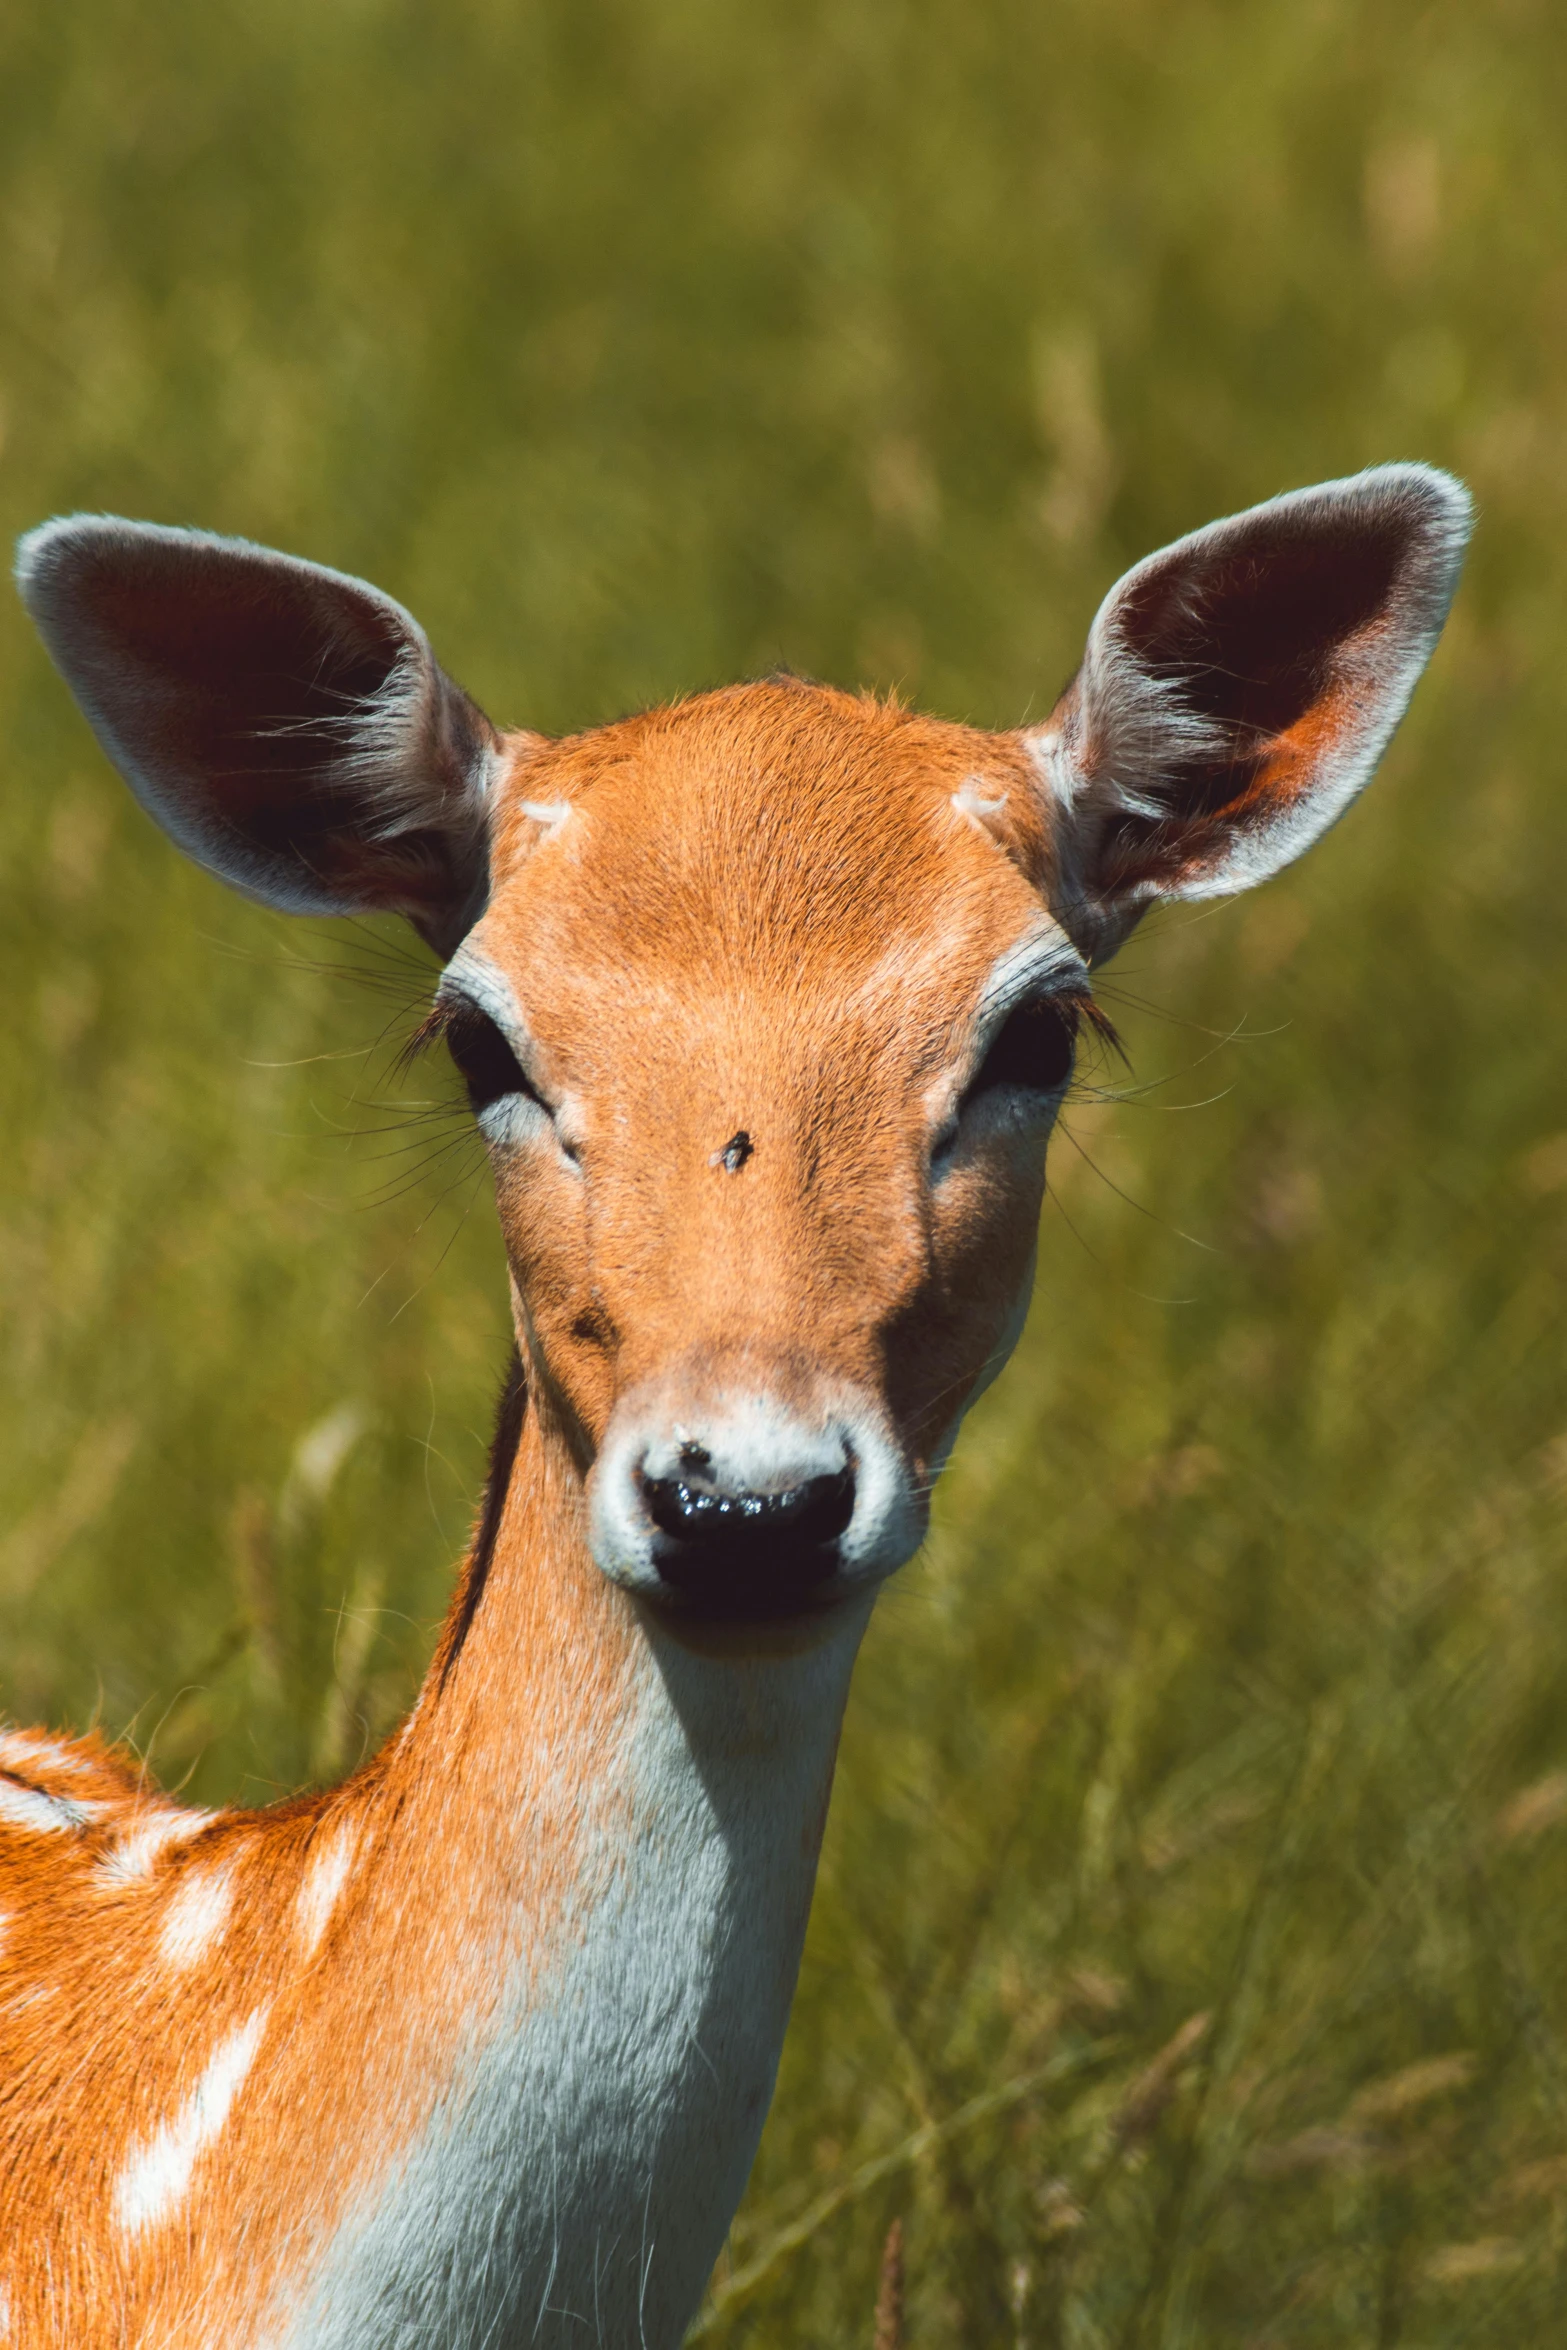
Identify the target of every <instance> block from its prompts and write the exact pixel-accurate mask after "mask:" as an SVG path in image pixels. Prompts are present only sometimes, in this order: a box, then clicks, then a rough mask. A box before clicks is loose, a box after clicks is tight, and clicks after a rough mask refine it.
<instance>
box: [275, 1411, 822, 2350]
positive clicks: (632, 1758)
mask: <svg viewBox="0 0 1567 2350" xmlns="http://www.w3.org/2000/svg"><path fill="white" fill-rule="evenodd" d="M518 1408H519V1410H520V1405H519V1407H518ZM504 1466H505V1465H504V1461H502V1462H501V1464H500V1465H499V1472H498V1474H499V1476H500V1477H501V1478H502V1479H503V1486H502V1489H501V1490H500V1491H497V1489H496V1479H495V1478H493V1477H492V1492H491V1496H490V1501H489V1505H488V1511H487V1523H486V1525H485V1527H484V1528H483V1530H482V1533H481V1540H480V1542H479V1544H478V1545H477V1547H476V1551H475V1556H474V1559H473V1561H471V1562H470V1568H469V1577H468V1581H467V1584H466V1585H465V1587H464V1588H463V1589H460V1590H459V1593H458V1596H457V1599H456V1601H455V1602H454V1606H453V1611H452V1616H451V1619H450V1622H449V1625H448V1629H447V1634H446V1636H445V1638H444V1639H443V1641H442V1643H441V1646H440V1648H439V1649H438V1651H437V1656H436V1660H435V1663H434V1665H433V1666H432V1668H431V1672H430V1676H429V1678H428V1680H427V1682H426V1684H425V1687H424V1690H423V1692H422V1694H421V1697H420V1700H419V1704H418V1706H417V1708H416V1710H415V1713H414V1715H413V1717H412V1719H411V1720H410V1723H409V1724H408V1727H407V1728H406V1729H405V1731H404V1733H403V1735H402V1739H401V1742H400V1744H399V1746H398V1747H397V1749H396V1750H395V1752H394V1753H393V1754H391V1755H390V1756H389V1757H388V1760H387V1767H386V1771H385V1774H384V1777H383V1779H382V1781H381V1783H380V1784H379V1786H378V1787H377V1788H376V1789H375V1790H374V1792H373V1794H372V1795H371V1804H372V1807H373V1809H374V1810H375V1811H376V1812H377V1813H378V1814H379V1815H380V1817H381V1819H382V1820H383V1821H384V1823H385V1825H384V1828H382V1829H379V1830H375V1829H372V1832H373V1833H374V1834H375V1837H376V1845H377V1848H378V1855H379V1857H378V1863H377V1865H376V1868H375V1875H376V1877H377V1879H378V1880H379V1883H380V1886H381V1889H382V1906H383V1908H384V1909H385V1910H386V1915H387V1925H388V1928H390V1925H391V1914H392V1911H393V1909H395V1913H396V1921H397V1940H396V1944H395V1949H396V1952H397V1964H396V1965H395V1967H394V1968H393V1969H392V1970H391V1971H390V1973H389V1977H388V1980H387V1982H386V1983H385V1985H384V1986H383V1992H382V1995H384V1996H386V1997H388V1998H390V1999H392V2000H394V2001H395V2000H396V1999H397V1998H398V1996H399V1989H398V1986H399V1983H401V1984H402V1985H403V1987H404V1988H403V1992H402V1996H403V1997H404V1998H406V1997H407V1994H408V1992H409V1991H412V1992H413V1993H414V1995H415V1996H416V1997H417V1998H420V1999H424V1998H427V1997H429V1996H430V1995H431V1993H432V1992H434V1994H435V2006H436V2009H437V2014H436V2016H435V2018H434V2019H433V2022H432V2024H431V2026H430V2027H428V2028H426V2029H424V2030H423V2033H422V2038H423V2040H424V2042H425V2046H424V2048H423V2049H422V2051H413V2052H411V2053H410V2054H409V2055H408V2056H407V2057H406V2059H405V2062H404V2069H405V2071H406V2072H410V2073H412V2074H413V2075H415V2076H422V2077H423V2078H424V2079H425V2081H426V2082H427V2083H428V2082H429V2081H430V2080H432V2079H436V2078H439V2081H440V2088H439V2094H438V2096H435V2097H433V2098H432V2097H431V2096H429V2095H428V2094H426V2095H424V2096H419V2095H417V2094H414V2095H413V2096H412V2098H411V2100H410V2099H409V2098H408V2096H407V2095H406V2091H407V2089H408V2087H409V2084H408V2083H407V2082H404V2083H402V2084H399V2087H400V2088H401V2089H402V2090H403V2091H404V2092H405V2094H404V2095H403V2096H402V2098H401V2099H400V2098H399V2096H398V2095H395V2094H391V2093H390V2085H389V2089H388V2110H389V2111H395V2110H396V2109H397V2108H398V2106H399V2103H400V2102H401V2103H403V2104H404V2105H407V2104H409V2103H410V2102H411V2105H412V2107H413V2108H415V2109H418V2111H419V2118H418V2120H417V2122H415V2123H413V2124H412V2125H411V2126H408V2125H405V2126H404V2127H403V2128H401V2129H400V2130H398V2129H394V2130H393V2131H392V2132H391V2133H389V2139H390V2140H397V2139H399V2138H400V2140H401V2142H400V2143H396V2144H395V2145H392V2144H390V2143H389V2146H388V2151H387V2153H386V2154H385V2155H384V2156H383V2157H381V2158H378V2159H377V2160H373V2161H372V2162H371V2163H370V2164H369V2165H368V2166H366V2167H365V2168H364V2169H363V2171H362V2173H361V2176H360V2179H359V2183H358V2186H357V2190H356V2192H355V2193H354V2194H353V2195H351V2196H350V2197H349V2198H348V2200H347V2202H346V2203H345V2205H344V2207H343V2209H342V2210H341V2212H340V2215H339V2217H338V2219H337V2222H336V2224H335V2226H334V2229H333V2231H332V2237H331V2242H330V2245H329V2248H328V2250H327V2252H326V2256H325V2259H324V2261H323V2262H322V2263H321V2264H320V2265H319V2267H318V2268H316V2267H314V2266H313V2273H312V2286H311V2289H310V2293H309V2295H308V2298H307V2300H306V2301H305V2303H304V2304H303V2305H296V2315H295V2320H294V2322H293V2324H292V2325H291V2326H290V2328H289V2329H288V2330H287V2331H286V2332H285V2334H284V2335H283V2336H282V2337H281V2338H282V2339H284V2340H286V2341H288V2342H290V2343H297V2344H301V2345H302V2344H306V2343H308V2344H310V2345H312V2350H315V2346H318V2345H320V2346H324V2345H327V2344H334V2345H335V2344H339V2343H341V2344H343V2345H344V2346H345V2350H346V2346H347V2345H348V2344H350V2343H352V2344H354V2345H355V2346H356V2350H357V2346H358V2345H360V2344H362V2343H367V2342H375V2341H380V2340H381V2339H383V2338H384V2339H386V2340H387V2341H393V2340H395V2341H397V2342H399V2343H403V2342H407V2343H410V2344H412V2343H415V2342H417V2343H420V2344H423V2343H425V2342H426V2341H428V2342H429V2344H430V2345H431V2346H432V2350H433V2346H434V2345H435V2344H436V2343H437V2342H440V2343H445V2342H447V2341H451V2340H464V2341H466V2340H470V2339H471V2340H475V2341H478V2340H485V2341H487V2342H493V2343H495V2344H496V2345H497V2346H499V2345H504V2344H507V2343H510V2342H512V2341H514V2340H515V2341H517V2342H524V2341H526V2342H528V2343H534V2342H537V2343H540V2344H546V2343H554V2342H556V2341H559V2342H561V2343H563V2344H564V2343H566V2342H568V2341H569V2342H571V2343H573V2344H580V2343H582V2342H593V2343H604V2344H609V2345H618V2344H621V2343H625V2344H626V2345H627V2346H628V2350H629V2346H631V2345H638V2346H640V2345H644V2344H645V2345H647V2350H658V2346H659V2345H662V2344H669V2345H674V2344H675V2343H677V2342H678V2341H679V2339H680V2337H681V2334H682V2332H683V2330H684V2327H685V2325H686V2324H687V2322H688V2321H689V2319H690V2316H691V2314H692V2312H693V2310H694V2307H695V2305H696V2302H697V2300H698V2299H699V2297H700V2294H701V2291H702V2289H703V2286H704V2284H705V2282H706V2279H707V2276H708V2274H709V2272H710V2270H711V2267H712V2264H713V2261H714V2260H715V2259H716V2257H717V2254H718V2252H719V2250H720V2248H721V2245H722V2242H723V2238H724V2235H725V2233H726V2232H727V2229H728V2225H729V2221H730V2219H731V2217H732V2215H733V2212H734V2208H735V2206H736V2204H737V2203H738V2201H739V2198H740V2195H741V2193H742V2191H743V2188H744V2185H745V2180H746V2176H747V2173H748V2172H749V2169H750V2165H751V2161H752V2157H753V2155H754V2152H755V2148H756V2142H757V2138H758V2136H759V2134H760V2131H761V2127H762V2123H763V2120H764V2118H765V2115H766V2112H767V2107H768V2104H769V2101H770V2098H771V2095H772V2089H773V2082H774V2077H775V2074H776V2070H777V2063H778V2056H779V2051H780V2048H781V2045H782V2041H783V2034H784V2028H785V2024H786V2022H787V2018H788V2011H789V2005H790V2001H791V1998H792V1996H793V1991H794V1984H795V1977H796V1973H797V1970H798V1966H799V1959H800V1951H801V1945H802V1942H803V1938H804V1933H805V1925H806V1919H807V1915H808V1911H809V1907H810V1899H811V1891H812V1886H813V1882H814V1878H815V1873H816V1864H817V1857H818V1852H819V1848H820V1840H821V1832H822V1827H823V1823H824V1820H825V1815H826V1807H827V1798H828V1792H829V1788H830V1783H831V1778H832V1769H833V1760H834V1755H835V1752H836V1746H837V1739H838V1731H839V1726H840V1723H841V1719H842V1713H843V1706H844V1701H845V1698H846V1695H847V1691H848V1683H849V1675H850V1670H851V1667H852V1664H853V1659H854V1653H855V1649H856V1648H857V1646H858V1642H859V1637H860V1633H861V1632H862V1630H863V1628H864V1615H863V1613H862V1614H861V1616H860V1617H859V1618H857V1619H856V1620H855V1621H853V1622H845V1623H842V1624H839V1625H837V1626H836V1627H835V1628H834V1629H833V1630H832V1631H831V1632H830V1633H829V1634H828V1635H827V1636H826V1637H825V1638H819V1639H818V1640H817V1641H816V1642H815V1643H814V1644H813V1645H811V1646H809V1647H803V1648H801V1649H800V1651H799V1652H798V1653H794V1654H763V1655H755V1654H752V1655H744V1656H742V1655H713V1654H703V1653H700V1652H698V1651H697V1650H694V1649H693V1648H691V1647H690V1646H687V1645H685V1644H683V1643H682V1641H681V1640H680V1639H678V1638H677V1637H676V1636H675V1635H674V1633H673V1632H672V1630H671V1629H669V1628H668V1627H667V1626H666V1625H663V1624H661V1623H659V1622H656V1621H654V1620H652V1619H650V1618H649V1617H647V1616H645V1615H644V1614H642V1613H641V1612H640V1611H639V1610H637V1609H636V1607H635V1606H634V1605H633V1603H631V1602H630V1601H628V1600H627V1598H626V1597H625V1595H624V1594H623V1593H621V1592H619V1591H618V1590H616V1589H615V1588H614V1587H613V1586H611V1585H610V1584H609V1583H608V1582H607V1581H606V1580H605V1578H604V1577H603V1576H602V1575H601V1574H600V1572H599V1570H598V1569H597V1567H596V1566H595V1565H594V1563H593V1561H592V1558H591V1556H590V1554H589V1552H588V1549H587V1544H586V1541H585V1538H584V1526H585V1520H586V1511H585V1503H584V1495H583V1489H582V1481H581V1479H580V1477H579V1475H578V1473H577V1471H576V1468H575V1466H574V1464H573V1461H572V1459H571V1455H570V1452H569V1450H568V1448H567V1446H566V1444H565V1442H564V1440H563V1439H562V1438H561V1436H560V1434H559V1432H558V1431H557V1430H556V1429H554V1428H553V1427H552V1426H551V1424H550V1422H549V1420H548V1419H547V1418H546V1417H542V1416H541V1415H540V1414H539V1413H538V1412H536V1411H534V1410H531V1409H530V1410H528V1411H526V1412H525V1413H522V1414H521V1425H520V1429H519V1431H518V1433H517V1441H516V1447H515V1454H514V1457H513V1459H512V1462H511V1466H510V1473H509V1475H505V1474H504ZM486 1541H487V1542H488V1553H487V1555H486ZM476 1579H477V1581H478V1583H479V1588H477V1589H475V1588H474V1584H475V1580H476ZM867 1612H868V1611H867ZM345 1961H346V1962H347V1963H352V1962H351V1959H350V1958H349V1955H348V1953H347V1952H346V1950H345ZM437 1987H438V1988H437ZM443 2040H444V2042H445V2043H446V2045H445V2047H444V2048H442V2047H441V2046H440V2045H439V2044H440V2043H441V2042H442V2041H443ZM454 2279H460V2280H462V2282H461V2283H454V2282H453V2280H454ZM454 2296H456V2297H457V2301H460V2302H461V2303H462V2306H461V2308H460V2309H459V2308H458V2306H457V2301H454ZM470 2300H471V2302H472V2303H473V2306H472V2307H469V2306H468V2302H469V2301H470ZM459 2316H460V2317H461V2319H462V2323H461V2324H460V2325H458V2324H454V2319H456V2318H457V2317H459ZM469 2329H471V2330H469Z"/></svg>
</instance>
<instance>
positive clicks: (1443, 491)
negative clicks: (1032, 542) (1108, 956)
mask: <svg viewBox="0 0 1567 2350" xmlns="http://www.w3.org/2000/svg"><path fill="white" fill-rule="evenodd" d="M1469 527H1470V506H1469V499H1468V495H1467V493H1466V492H1465V490H1464V489H1463V488H1462V486H1461V485H1460V484H1459V483H1458V482H1456V481H1454V480H1453V479H1452V478H1451V477H1450V476H1449V475H1447V474H1443V473H1438V472H1436V471H1435V470H1434V469H1433V468H1431V467H1429V466H1421V465H1389V466H1380V467H1377V468H1375V469H1374V470H1372V471H1371V472H1368V473H1362V474H1356V475H1353V476H1351V477H1350V478H1349V479H1347V480H1344V481H1338V482H1326V483H1323V484H1321V485H1320V486H1319V487H1317V488H1315V489H1309V490H1297V491H1293V492H1291V493H1290V494H1288V495H1287V496H1284V497H1280V498H1274V499H1270V500H1269V501H1268V502H1267V503H1266V504H1265V505H1262V506H1257V507H1253V508H1252V509H1250V510H1249V511H1248V512H1246V513H1243V514H1239V515H1234V516H1232V517H1230V518H1229V519H1228V520H1227V521H1223V522H1216V523H1213V524H1211V525H1210V526H1209V527H1208V528H1207V529H1206V530H1201V531H1197V532H1194V533H1193V534H1192V535H1191V536H1190V537H1189V538H1185V539H1180V540H1177V541H1176V543H1175V544H1174V545H1173V546H1170V547H1166V548H1164V549H1163V550H1162V551H1161V552H1160V553H1158V554H1156V555H1151V556H1149V557H1148V558H1147V559H1146V561H1144V562H1142V563H1139V564H1138V565H1137V566H1136V567H1135V568H1134V569H1133V570H1132V571H1130V572H1128V573H1127V574H1126V576H1125V578H1124V579H1122V580H1121V581H1119V582H1118V583H1117V585H1116V586H1115V587H1114V588H1113V589H1112V590H1111V592H1110V594H1109V595H1108V596H1107V597H1106V599H1105V601H1104V603H1103V604H1102V605H1101V607H1100V610H1099V612H1098V614H1097V616H1096V618H1095V620H1094V623H1093V627H1092V628H1091V630H1090V632H1089V638H1088V645H1087V649H1086V652H1085V655H1084V660H1083V666H1082V668H1081V670H1080V671H1079V672H1078V675H1077V677H1076V678H1075V679H1074V681H1073V683H1072V685H1071V687H1070V688H1069V689H1068V691H1067V693H1066V695H1065V696H1064V698H1063V700H1062V702H1061V704H1060V705H1059V707H1058V708H1057V710H1056V712H1055V713H1054V715H1053V716H1052V718H1051V719H1050V721H1049V722H1048V723H1047V724H1046V726H1045V727H1043V728H1040V729H1038V730H1036V731H1035V732H1034V733H1032V734H1031V735H1029V736H1026V737H1025V740H1026V741H1027V742H1028V743H1029V744H1030V747H1031V748H1032V749H1033V751H1034V754H1035V757H1036V759H1037V760H1038V761H1039V764H1040V766H1041V769H1042V772H1043V776H1044V780H1045V782H1046V785H1047V789H1048V791H1049V794H1050V798H1051V801H1052V803H1053V808H1054V812H1055V816H1056V830H1057V833H1058V837H1059V840H1060V843H1061V848H1062V866H1063V872H1064V875H1065V877H1066V887H1067V891H1068V895H1069V897H1071V898H1072V899H1073V900H1074V902H1075V911H1076V916H1077V921H1078V926H1079V929H1080V930H1082V929H1085V928H1086V930H1087V931H1088V932H1089V933H1090V944H1091V945H1092V946H1093V947H1094V948H1095V949H1096V951H1098V952H1099V953H1101V954H1102V953H1103V952H1104V951H1106V946H1107V944H1113V943H1115V942H1116V941H1118V939H1119V937H1120V936H1121V935H1124V933H1125V931H1126V929H1128V928H1130V926H1131V924H1132V923H1133V922H1134V921H1135V920H1136V918H1137V914H1138V912H1140V911H1141V909H1142V907H1143V906H1144V905H1145V904H1146V903H1147V902H1148V901H1149V900H1150V899H1152V898H1156V897H1208V896H1220V895H1226V894H1228V893H1230V892H1233V891H1236V890H1240V889H1244V888H1247V887H1249V886H1251V884H1252V883H1254V882H1257V881H1261V880H1264V879H1266V878H1267V876H1268V875H1269V874H1270V873H1273V872H1276V871H1277V870H1278V869H1279V868H1280V867H1281V866H1282V865H1284V864H1287V863H1288V862H1289V861H1290V859H1291V858H1293V857H1295V856H1298V855H1299V854H1300V852H1301V851H1302V850H1303V849H1304V848H1306V847H1308V846H1309V845H1310V843H1311V842H1312V841H1314V840H1315V839H1316V838H1317V837H1318V836H1319V835H1320V834H1321V833H1322V832H1323V831H1325V830H1326V828H1327V827H1328V825H1329V824H1331V823H1332V822H1333V821H1334V820H1335V818H1336V817H1338V816H1339V815H1341V814H1342V813H1343V811H1344V809H1345V808H1346V807H1347V806H1348V805H1349V803H1350V801H1351V800H1352V799H1353V798H1354V797H1355V795H1356V794H1357V793H1358V792H1359V791H1360V790H1361V789H1362V788H1363V786H1364V785H1365V783H1366V782H1367V781H1368V780H1369V779H1370V776H1371V774H1372V772H1373V770H1374V769H1375V766H1376V763H1377V761H1378V759H1379V758H1380V756H1381V754H1382V751H1383V749H1384V748H1385V747H1386V744H1387V741H1388V739H1389V737H1390V736H1391V734H1392V732H1393V729H1394V727H1395V726H1396V725H1397V723H1398V720H1399V718H1400V717H1401V716H1402V714H1403V711H1404V709H1405V707H1406V705H1407V703H1408V700H1409V697H1410V694H1411V693H1412V692H1413V690H1414V687H1415V684H1416V681H1417V680H1418V678H1419V676H1420V672H1421V670H1422V669H1423V668H1424V666H1425V663H1426V661H1427V659H1428V657H1429V655H1430V652H1431V649H1432V647H1433V645H1434V644H1435V643H1436V640H1437V637H1438V636H1439V634H1440V633H1441V628H1442V624H1443V621H1444V620H1445V619H1446V616H1447V611H1448V607H1449V605H1450V603H1451V601H1452V597H1453V592H1454V589H1455V587H1456V585H1457V579H1458V572H1459V567H1460V564H1461V562H1462V558H1463V550H1464V546H1465V544H1466V541H1467V539H1468V535H1469Z"/></svg>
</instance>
